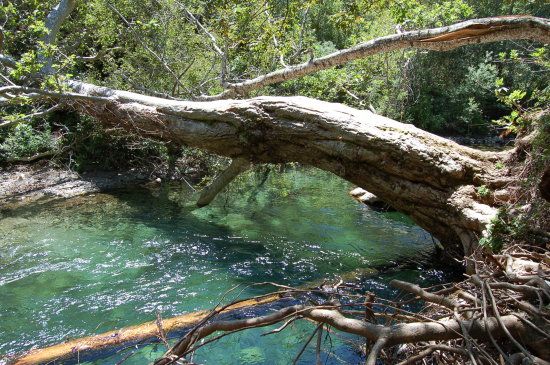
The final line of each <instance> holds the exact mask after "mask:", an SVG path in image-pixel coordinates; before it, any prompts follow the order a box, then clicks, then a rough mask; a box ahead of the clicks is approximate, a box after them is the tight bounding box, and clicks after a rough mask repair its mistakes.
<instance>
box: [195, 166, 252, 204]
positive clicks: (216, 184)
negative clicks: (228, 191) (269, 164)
mask: <svg viewBox="0 0 550 365" xmlns="http://www.w3.org/2000/svg"><path fill="white" fill-rule="evenodd" d="M249 168H250V161H248V160H247V159H244V158H236V159H234V160H233V161H231V164H230V165H229V167H228V168H227V169H225V170H224V171H223V172H222V173H221V174H219V175H218V176H217V177H216V178H215V179H214V181H213V182H212V183H211V184H210V185H208V186H207V187H205V188H204V189H203V190H202V192H201V195H200V197H199V200H198V201H197V206H198V207H204V206H206V205H208V204H210V203H211V202H212V200H214V198H215V197H216V195H218V193H219V192H220V191H222V190H223V188H225V187H226V186H227V185H229V183H231V181H233V180H234V179H235V178H236V177H237V176H239V174H240V173H242V172H244V171H246V170H248V169H249Z"/></svg>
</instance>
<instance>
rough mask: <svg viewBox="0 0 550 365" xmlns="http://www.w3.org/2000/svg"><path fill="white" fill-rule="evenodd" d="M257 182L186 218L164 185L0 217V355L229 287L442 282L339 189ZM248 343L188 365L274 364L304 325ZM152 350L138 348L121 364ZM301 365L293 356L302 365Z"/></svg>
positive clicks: (413, 243)
mask: <svg viewBox="0 0 550 365" xmlns="http://www.w3.org/2000/svg"><path fill="white" fill-rule="evenodd" d="M258 184H259V182H258V181H257V180H254V182H253V183H248V184H247V183H245V182H243V181H241V183H240V184H239V183H237V184H235V186H236V187H233V188H232V189H231V190H230V191H229V192H228V193H226V194H224V195H222V196H220V197H219V198H218V199H217V200H216V202H215V203H214V204H213V205H212V206H211V207H207V208H202V209H195V208H194V207H193V204H192V203H193V201H194V199H196V195H193V193H192V191H190V190H187V189H185V188H183V187H181V186H177V187H176V186H167V185H164V186H161V187H154V188H151V189H145V188H140V189H132V190H128V191H117V192H112V193H109V194H96V195H93V196H86V197H80V198H73V199H69V200H66V201H58V202H55V203H43V204H41V203H36V204H33V205H32V206H27V207H25V208H20V209H17V210H13V211H3V212H2V213H1V214H2V215H1V216H0V218H1V220H0V354H13V353H16V352H20V351H24V350H28V349H30V348H33V347H43V346H45V345H49V344H53V343H57V342H61V341H64V340H67V339H70V338H74V337H80V336H83V335H89V334H94V333H101V332H105V331H108V330H111V329H114V328H118V327H122V326H127V325H132V324H137V323H142V322H144V321H149V320H153V319H154V318H155V317H156V313H157V311H158V312H160V313H161V314H162V316H163V317H169V316H172V315H177V314H182V313H185V312H191V311H195V310H198V309H205V308H210V307H212V306H213V305H214V304H215V303H217V301H218V300H219V298H220V294H221V293H223V292H224V291H226V290H227V289H229V288H231V287H234V286H235V285H238V284H240V285H246V284H249V283H253V282H262V281H275V282H279V283H282V284H288V285H301V284H305V283H308V282H313V281H316V280H320V279H322V278H334V277H337V276H344V277H345V279H346V280H354V279H358V280H360V279H361V278H362V279H363V281H362V282H363V285H365V286H366V287H367V289H370V290H379V291H382V292H383V291H387V288H386V286H385V284H384V283H385V281H386V280H387V279H388V278H389V277H390V276H395V275H402V276H403V275H404V276H406V277H407V278H408V279H411V278H412V279H414V280H417V281H418V280H432V281H438V280H441V275H442V273H441V271H440V270H436V269H434V268H431V267H430V264H429V263H426V262H425V261H426V260H429V258H430V253H431V250H432V247H433V244H432V241H431V238H430V236H429V235H428V234H427V233H426V232H425V231H423V230H421V229H420V228H418V227H417V226H415V225H414V224H412V222H410V221H409V220H408V219H407V218H406V217H404V216H402V215H400V214H397V213H378V212H373V211H371V210H369V209H368V208H366V207H365V206H362V205H360V204H358V203H357V202H355V201H354V200H352V199H351V198H349V196H348V195H347V191H348V190H349V189H350V188H351V186H350V185H349V184H348V183H347V182H345V181H342V180H340V179H338V178H336V177H334V176H332V175H330V174H328V173H324V172H321V171H316V170H290V171H287V172H284V173H282V174H281V173H278V172H277V173H272V174H270V175H269V176H268V178H267V180H266V181H265V183H264V184H263V185H261V186H258ZM404 261H408V262H413V263H416V265H412V266H411V267H410V268H408V269H407V270H401V271H399V270H393V271H391V272H389V273H382V274H378V275H375V276H369V277H365V273H366V272H369V270H368V269H369V268H372V267H375V266H378V265H382V264H387V263H391V262H404ZM409 266H410V265H409ZM416 266H418V267H419V268H416ZM265 290H266V289H265V288H263V289H262V288H253V289H252V288H251V289H247V290H245V291H244V293H243V295H255V294H258V293H260V292H262V291H265ZM260 332H261V331H259V330H256V331H248V332H243V333H240V334H238V335H236V336H231V337H228V338H227V339H224V341H223V342H222V343H221V344H219V345H217V346H212V347H209V348H207V349H206V350H204V351H199V352H197V355H196V357H195V361H198V362H200V363H206V364H239V363H249V364H287V363H289V362H292V358H293V357H294V356H295V354H296V353H297V352H298V351H299V349H300V346H301V343H302V342H303V340H304V339H305V338H306V337H307V336H308V335H309V333H310V332H311V327H310V326H309V325H307V324H300V325H296V326H293V327H292V328H289V329H288V330H287V334H286V335H285V336H277V335H274V336H266V337H260V336H258V334H259V333H260ZM129 351H135V349H133V348H131V349H127V350H125V351H122V352H120V353H118V354H115V355H114V356H111V357H108V358H104V359H96V360H94V364H114V363H116V362H117V361H118V360H119V359H120V358H121V357H124V356H126V355H127V354H129V353H131V352H129ZM163 351H164V348H162V347H161V346H154V345H152V346H151V345H150V346H147V347H145V348H143V349H141V350H139V351H137V352H136V353H135V354H134V355H133V356H132V357H131V358H130V359H129V360H128V361H127V362H125V364H140V363H146V362H147V361H148V360H150V359H153V358H155V356H158V355H159V354H160V353H162V352H163ZM332 351H333V355H331V356H330V357H328V359H327V360H328V361H327V364H332V363H335V364H336V363H340V362H339V361H340V360H337V358H340V359H343V361H345V362H348V363H354V362H355V361H360V356H359V355H358V354H357V353H356V352H355V351H354V350H353V348H352V347H350V346H346V345H345V344H343V343H342V342H341V341H339V340H334V343H333V349H332ZM311 356H313V354H312V352H311V351H308V352H306V354H305V356H304V363H310V362H311ZM0 363H1V360H0Z"/></svg>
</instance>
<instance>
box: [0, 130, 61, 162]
mask: <svg viewBox="0 0 550 365" xmlns="http://www.w3.org/2000/svg"><path fill="white" fill-rule="evenodd" d="M57 145H58V144H57V142H56V141H55V140H54V138H53V137H52V134H51V131H50V129H49V127H47V128H46V129H44V130H36V129H34V128H33V127H32V126H31V125H29V124H25V123H21V124H18V125H17V126H16V127H15V128H14V129H13V131H12V132H11V133H9V134H8V135H7V137H6V139H5V140H4V142H3V143H2V144H0V158H1V159H3V160H8V161H9V160H13V159H19V158H24V157H30V156H33V155H35V154H37V153H40V152H46V151H49V150H52V149H55V148H57Z"/></svg>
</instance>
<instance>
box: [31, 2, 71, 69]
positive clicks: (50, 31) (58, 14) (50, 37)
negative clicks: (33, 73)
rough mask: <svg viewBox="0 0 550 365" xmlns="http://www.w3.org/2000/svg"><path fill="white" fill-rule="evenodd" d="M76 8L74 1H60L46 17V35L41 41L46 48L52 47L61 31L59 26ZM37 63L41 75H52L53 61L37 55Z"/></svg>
mask: <svg viewBox="0 0 550 365" xmlns="http://www.w3.org/2000/svg"><path fill="white" fill-rule="evenodd" d="M75 6H76V0H61V1H60V2H59V3H58V4H57V5H56V6H55V7H54V8H53V9H52V10H51V11H50V13H49V14H48V16H47V17H46V22H45V25H46V29H47V33H46V34H45V35H44V37H43V38H42V41H43V42H44V44H45V45H46V46H49V45H52V44H54V43H55V39H56V38H57V34H58V33H59V30H60V29H61V25H62V24H63V22H64V21H65V19H67V18H68V17H69V15H71V12H72V11H73V9H74V8H75ZM38 61H39V62H41V63H42V64H43V66H42V69H41V71H40V72H41V73H42V74H51V73H53V68H52V63H53V60H52V58H51V57H45V56H44V55H43V54H39V56H38Z"/></svg>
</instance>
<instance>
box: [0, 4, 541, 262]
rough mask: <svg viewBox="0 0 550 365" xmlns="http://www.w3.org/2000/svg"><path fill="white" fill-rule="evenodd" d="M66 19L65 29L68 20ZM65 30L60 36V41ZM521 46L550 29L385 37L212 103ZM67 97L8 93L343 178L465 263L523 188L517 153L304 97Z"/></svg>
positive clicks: (465, 26) (520, 20)
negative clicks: (407, 62)
mask: <svg viewBox="0 0 550 365" xmlns="http://www.w3.org/2000/svg"><path fill="white" fill-rule="evenodd" d="M54 10H55V9H54ZM59 19H60V20H59V22H61V21H62V19H63V17H61V18H59ZM58 25H59V24H53V25H51V26H49V29H50V31H52V32H53V31H54V30H55V29H58ZM56 27H57V28H56ZM53 34H54V35H55V34H56V32H53ZM512 39H530V40H534V41H539V42H542V43H545V42H548V41H549V40H550V22H549V21H548V20H547V19H543V18H537V17H531V16H510V17H495V18H485V19H474V20H470V21H467V22H462V23H458V24H455V25H451V26H448V27H442V28H435V29H426V30H420V31H411V32H405V33H402V34H396V35H390V36H386V37H381V38H377V39H374V40H372V41H369V42H365V43H362V44H359V45H357V46H356V47H352V48H349V49H346V50H342V51H339V52H336V53H334V54H331V55H328V56H326V57H322V58H319V59H313V60H311V62H310V63H308V64H302V65H297V66H293V67H290V68H288V69H283V70H278V71H274V72H272V73H270V74H267V75H264V76H260V77H258V78H256V79H253V80H247V81H245V82H242V83H240V84H230V85H229V89H227V90H226V91H225V92H224V93H222V94H220V95H218V96H215V97H213V98H206V99H219V98H222V97H228V96H235V95H237V94H241V93H246V92H248V91H250V90H254V89H258V88H260V87H262V86H265V85H268V84H272V83H275V82H281V81H285V80H289V79H293V78H297V77H300V76H303V75H305V74H308V73H312V72H315V71H318V70H321V69H326V68H329V67H333V66H335V65H340V64H344V63H346V62H349V61H352V60H354V59H358V58H362V57H367V56H370V55H372V54H376V53H381V52H388V51H392V50H396V49H404V48H421V49H434V50H448V49H452V48H456V47H459V46H463V45H467V44H472V43H481V42H494V41H502V40H512ZM51 42H53V39H52V40H49V41H48V43H51ZM10 60H12V59H11V58H10V57H0V62H2V63H3V64H4V65H5V66H7V67H12V66H13V62H10ZM10 65H11V66H10ZM66 85H67V86H69V87H70V88H71V89H72V91H73V92H66V91H63V92H56V91H49V90H41V89H37V88H30V87H26V86H19V85H10V86H5V87H1V88H0V96H2V98H0V99H2V100H1V102H2V103H9V102H10V100H12V99H13V100H17V99H18V97H20V96H25V97H27V98H29V99H30V100H36V99H38V100H40V99H42V100H44V99H46V100H52V101H56V102H57V103H59V104H60V105H62V106H64V107H71V108H73V109H75V110H77V111H79V112H82V113H85V114H88V115H92V116H94V117H96V118H97V119H98V120H99V121H100V122H101V123H103V124H104V125H105V126H107V127H115V128H124V129H126V130H128V131H131V132H132V133H136V134H138V135H144V136H149V137H154V138H157V139H161V140H165V141H171V142H174V143H179V144H184V145H188V146H193V147H197V148H201V149H204V150H208V151H210V152H213V153H216V154H219V155H222V156H227V157H231V158H233V159H238V160H239V161H245V160H246V161H248V162H251V163H284V162H299V163H302V164H305V165H310V166H315V167H318V168H320V169H323V170H326V171H330V172H333V173H334V174H336V175H338V176H340V177H342V178H344V179H346V180H348V181H351V182H353V183H354V184H356V185H357V186H361V187H363V188H365V189H367V190H368V191H370V192H372V193H373V194H375V195H376V196H378V197H379V198H380V199H382V200H383V201H385V202H386V203H388V204H389V205H391V206H392V207H394V208H395V209H397V210H399V211H401V212H404V213H406V214H408V215H410V216H411V217H412V219H413V220H414V221H415V222H416V223H418V224H419V225H420V226H421V227H423V228H425V229H426V230H428V231H429V232H430V233H432V234H433V235H434V236H435V237H436V238H438V239H439V240H440V241H441V242H442V243H443V245H444V246H446V247H447V248H448V249H452V250H454V251H455V252H456V253H457V254H458V255H460V254H461V253H462V252H465V253H466V254H469V253H470V252H472V250H473V249H474V248H475V247H476V244H477V242H478V239H479V238H480V237H481V236H482V235H483V234H484V230H485V228H486V227H487V225H488V223H490V221H491V219H492V218H493V217H494V216H495V214H496V212H497V208H498V206H499V204H502V203H504V200H505V199H504V200H503V199H502V197H506V196H507V195H509V194H507V192H506V191H505V190H504V189H503V187H504V186H505V185H506V184H508V183H510V182H511V181H513V180H514V178H513V176H505V172H504V171H502V170H498V169H496V168H495V166H496V164H497V163H500V162H502V161H503V160H505V159H506V158H507V157H508V156H509V154H507V153H500V154H499V153H491V152H483V151H478V150H475V149H471V148H467V147H462V146H459V145H458V144H456V143H454V142H451V141H449V140H446V139H444V138H440V137H437V136H435V135H433V134H430V133H427V132H424V131H422V130H420V129H417V128H415V127H413V126H411V125H408V124H403V123H399V122H397V121H394V120H391V119H388V118H385V117H382V116H380V115H376V114H373V113H371V112H370V111H366V110H357V109H354V108H350V107H347V106H344V105H341V104H335V103H327V102H322V101H319V100H314V99H309V98H304V97H258V98H254V99H249V100H216V101H209V102H192V101H176V100H169V99H162V98H157V97H150V96H145V95H141V94H136V93H131V92H127V91H121V90H113V89H109V88H105V87H99V86H96V85H91V84H85V83H82V82H78V81H69V82H67V83H66ZM244 165H246V164H245V163H243V164H242V166H244ZM235 166H236V165H234V167H235ZM238 171H240V169H233V170H230V171H229V170H228V171H227V172H226V173H225V174H222V176H221V178H223V179H220V180H219V181H217V182H216V184H215V186H212V187H211V188H210V189H207V190H206V191H205V193H204V195H203V199H202V201H201V202H199V203H200V204H201V205H202V204H203V203H206V202H207V201H210V200H211V199H213V196H215V193H216V192H217V191H219V190H221V188H222V187H223V183H224V182H227V181H231V180H232V178H233V177H234V176H236V174H237V173H238ZM226 177H227V178H226ZM482 186H483V187H484V189H483V191H484V192H487V191H489V192H490V194H486V193H484V194H483V196H479V194H478V193H477V189H478V188H479V187H482ZM497 196H498V199H497V198H496V197H497Z"/></svg>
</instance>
